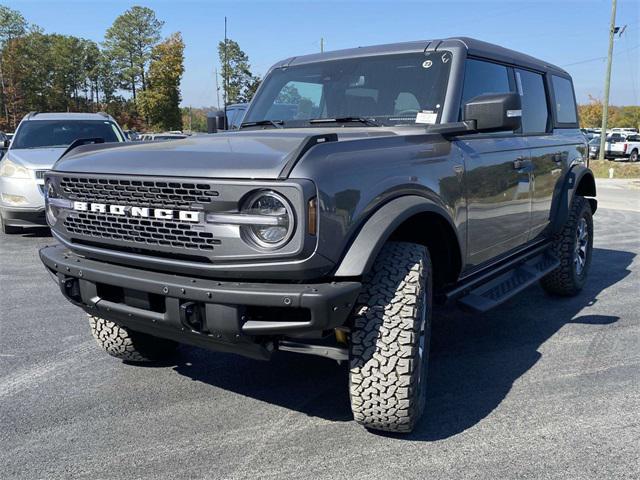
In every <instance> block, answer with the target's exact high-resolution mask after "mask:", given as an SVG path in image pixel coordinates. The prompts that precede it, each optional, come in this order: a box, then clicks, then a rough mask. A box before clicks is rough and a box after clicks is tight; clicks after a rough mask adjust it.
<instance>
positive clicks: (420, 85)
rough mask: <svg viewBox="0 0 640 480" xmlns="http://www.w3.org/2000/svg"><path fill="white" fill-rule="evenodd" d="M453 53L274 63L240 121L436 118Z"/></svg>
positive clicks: (293, 123) (299, 123) (291, 123)
mask: <svg viewBox="0 0 640 480" xmlns="http://www.w3.org/2000/svg"><path fill="white" fill-rule="evenodd" d="M451 58H452V55H451V53H450V52H447V51H442V52H432V53H430V54H428V55H425V54H424V53H422V52H421V53H410V54H396V55H381V56H371V57H359V58H349V59H344V60H331V61H324V62H317V63H309V64H303V65H297V66H290V67H286V68H276V69H274V70H273V71H272V72H271V73H270V74H269V75H268V76H267V78H266V79H265V80H264V82H263V85H262V86H261V87H260V90H259V92H258V94H257V96H256V97H255V98H254V99H253V101H252V103H251V107H250V108H249V110H248V112H247V114H246V116H245V117H244V119H243V123H246V124H252V123H253V124H254V125H252V126H255V123H261V126H262V127H263V128H264V127H265V126H266V125H268V124H269V123H268V122H269V121H271V122H281V123H279V124H280V125H281V126H283V127H285V128H287V127H304V126H314V127H318V126H331V125H335V124H336V123H340V124H341V125H347V124H349V125H353V126H361V125H369V126H375V125H402V124H405V125H406V124H415V123H438V122H439V121H440V115H441V112H442V105H443V102H444V95H445V90H446V86H447V81H448V78H449V70H450V67H451ZM419 113H420V116H419V118H418V114H419ZM417 118H418V121H417V122H416V119H417ZM322 119H328V121H327V122H326V123H325V122H323V121H322ZM271 125H273V124H271Z"/></svg>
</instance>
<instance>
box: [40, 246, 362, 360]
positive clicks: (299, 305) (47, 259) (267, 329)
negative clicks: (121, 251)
mask: <svg viewBox="0 0 640 480" xmlns="http://www.w3.org/2000/svg"><path fill="white" fill-rule="evenodd" d="M40 258H41V260H42V262H43V263H44V264H45V266H46V267H47V268H48V269H49V271H51V272H53V273H54V274H56V275H57V277H58V279H59V284H60V285H61V290H62V293H63V294H64V296H65V297H66V298H67V299H69V300H70V301H72V303H74V304H76V305H79V306H81V307H82V308H84V309H85V310H87V311H89V312H93V313H94V314H96V312H99V315H100V316H101V317H104V318H107V319H110V320H113V321H116V322H118V323H122V324H124V325H129V326H131V328H133V329H139V327H140V325H141V322H147V323H144V324H143V325H144V326H145V330H144V331H146V332H150V333H152V332H153V331H154V328H155V327H156V326H158V328H160V327H162V328H160V330H162V332H160V333H162V336H165V337H167V338H172V339H174V340H176V341H178V342H182V341H185V343H189V342H188V338H187V339H186V340H185V337H184V335H185V331H186V332H187V333H188V335H187V337H189V335H191V336H192V335H194V334H197V335H200V337H206V338H209V337H212V335H213V337H212V338H209V340H208V342H211V346H210V347H211V348H214V349H215V348H216V342H219V341H221V339H223V340H224V339H225V338H229V337H230V338H232V339H233V340H234V343H235V342H236V339H237V341H241V342H242V341H254V339H252V338H251V337H253V336H264V335H287V334H300V333H304V332H316V331H322V330H326V329H331V328H335V327H337V326H340V325H342V324H343V323H344V322H345V320H346V319H347V318H348V316H349V314H350V313H351V310H352V308H353V305H354V302H355V300H356V298H357V296H358V294H359V292H360V289H361V283H359V282H352V281H348V282H331V283H318V284H297V283H296V284H291V283H266V282H265V283H258V282H256V283H249V282H230V281H216V280H211V279H199V278H192V277H186V276H178V275H171V274H166V273H160V272H152V271H148V270H142V269H136V268H130V267H125V266H120V265H113V264H110V263H103V262H98V261H95V260H90V259H86V258H84V257H80V256H78V255H75V254H73V253H72V252H70V251H69V250H66V249H65V248H64V247H62V246H52V247H44V248H42V249H41V250H40ZM75 281H78V283H79V292H80V294H79V296H78V295H74V294H71V293H70V292H71V291H72V290H71V288H72V287H73V283H74V282H75ZM63 283H64V284H65V285H66V284H70V286H66V287H64V288H63ZM97 284H105V285H113V286H117V287H122V288H127V289H131V290H135V291H139V292H147V293H151V294H155V295H159V296H161V297H163V298H164V299H165V301H166V307H167V308H166V311H164V312H157V311H151V310H146V309H141V308H139V307H137V306H131V305H127V304H125V303H118V302H114V301H112V300H111V299H104V298H101V297H100V296H99V295H98V288H97V287H96V285H97ZM185 302H198V304H199V305H202V306H203V307H204V308H205V309H206V311H207V312H209V310H211V313H212V315H210V317H211V318H210V319H209V318H208V317H207V327H208V332H215V334H218V335H220V337H216V335H215V334H212V335H206V334H203V333H200V332H193V331H191V332H189V329H186V330H185V328H184V321H183V320H184V318H183V317H184V314H181V312H180V305H183V304H184V303H185ZM221 306H230V307H233V308H235V309H236V311H237V312H240V311H242V309H243V308H244V307H246V306H251V307H265V308H268V307H279V308H285V309H287V308H291V309H306V310H308V311H309V313H310V315H309V319H308V321H301V322H287V321H286V319H283V320H284V321H282V322H274V321H259V320H256V319H242V321H241V322H237V323H236V324H235V325H234V321H235V320H234V318H233V317H234V315H233V312H231V314H230V312H229V311H225V312H223V311H221V309H219V308H217V307H221ZM216 308H217V310H216ZM163 329H164V330H163ZM167 329H168V330H169V332H170V333H171V335H169V333H167V332H166V331H165V330H167ZM160 333H159V335H160ZM223 333H224V335H223ZM201 340H202V338H201ZM202 342H203V341H201V342H200V343H202ZM204 343H207V342H204ZM240 353H242V352H240Z"/></svg>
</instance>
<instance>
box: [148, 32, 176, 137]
mask: <svg viewBox="0 0 640 480" xmlns="http://www.w3.org/2000/svg"><path fill="white" fill-rule="evenodd" d="M183 73H184V42H183V41H182V36H181V35H180V33H174V34H173V35H171V36H170V37H169V38H167V39H166V40H165V41H164V42H162V43H160V44H158V45H157V46H156V47H155V48H154V49H153V52H152V54H151V65H150V66H149V77H148V87H147V89H146V90H145V91H144V92H142V93H141V94H140V97H139V104H140V110H141V111H142V113H143V115H144V116H145V117H146V118H147V119H148V122H149V123H150V124H151V125H152V126H153V127H154V128H157V129H160V130H181V129H182V112H181V111H180V79H181V78H182V74H183Z"/></svg>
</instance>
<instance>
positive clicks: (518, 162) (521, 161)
mask: <svg viewBox="0 0 640 480" xmlns="http://www.w3.org/2000/svg"><path fill="white" fill-rule="evenodd" d="M526 163H527V159H526V158H525V157H518V158H516V159H515V160H514V161H513V168H515V169H516V170H520V169H522V168H524V167H525V165H526Z"/></svg>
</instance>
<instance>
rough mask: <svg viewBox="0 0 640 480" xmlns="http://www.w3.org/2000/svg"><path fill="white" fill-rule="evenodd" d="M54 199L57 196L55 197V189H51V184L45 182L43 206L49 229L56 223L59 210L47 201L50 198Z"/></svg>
mask: <svg viewBox="0 0 640 480" xmlns="http://www.w3.org/2000/svg"><path fill="white" fill-rule="evenodd" d="M56 197H57V195H56V190H55V188H53V185H52V184H51V182H47V183H46V185H45V186H44V204H45V211H46V217H47V223H48V224H49V226H50V227H53V226H54V225H55V223H56V221H57V220H58V214H59V213H60V209H59V208H58V207H55V206H54V205H52V204H51V202H50V201H49V200H50V199H51V198H56Z"/></svg>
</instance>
